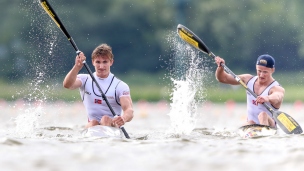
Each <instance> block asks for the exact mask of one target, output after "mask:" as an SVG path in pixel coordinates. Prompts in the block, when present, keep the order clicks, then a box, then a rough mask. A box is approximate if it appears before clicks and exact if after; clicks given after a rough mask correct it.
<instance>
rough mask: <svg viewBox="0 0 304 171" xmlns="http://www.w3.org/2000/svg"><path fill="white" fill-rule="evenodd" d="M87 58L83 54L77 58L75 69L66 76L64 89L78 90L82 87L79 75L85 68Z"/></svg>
mask: <svg viewBox="0 0 304 171" xmlns="http://www.w3.org/2000/svg"><path fill="white" fill-rule="evenodd" d="M85 59H86V57H85V56H84V54H83V53H82V52H81V53H80V54H79V55H78V56H76V59H75V65H74V66H73V68H72V69H71V70H70V72H69V73H68V74H67V75H66V76H65V78H64V80H63V87H64V88H67V89H71V90H73V89H76V88H79V87H80V86H81V81H80V80H78V79H77V74H78V73H79V71H80V70H81V68H82V67H83V63H82V61H84V60H85Z"/></svg>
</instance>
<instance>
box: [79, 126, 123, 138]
mask: <svg viewBox="0 0 304 171" xmlns="http://www.w3.org/2000/svg"><path fill="white" fill-rule="evenodd" d="M81 134H82V136H84V137H114V138H122V137H123V136H122V132H121V130H120V129H119V128H115V127H109V126H102V125H96V126H93V127H90V128H87V129H85V130H83V131H82V133H81Z"/></svg>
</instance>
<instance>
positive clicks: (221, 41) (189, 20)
mask: <svg viewBox="0 0 304 171" xmlns="http://www.w3.org/2000/svg"><path fill="white" fill-rule="evenodd" d="M49 2H50V4H51V5H52V6H53V8H54V9H55V11H56V13H57V14H58V16H59V17H60V19H61V20H62V22H63V24H64V25H65V27H66V28H67V30H68V31H69V33H70V34H71V36H72V37H73V38H74V40H75V42H76V43H77V45H78V47H79V49H80V50H82V51H83V52H84V53H85V54H86V56H87V58H89V57H90V55H91V52H92V50H93V49H94V48H95V47H96V46H97V45H99V44H101V43H107V44H109V45H111V46H112V48H113V52H114V59H115V63H114V65H113V67H112V70H111V71H112V72H113V73H114V74H115V75H117V76H118V77H119V78H121V79H122V80H124V81H125V82H127V83H128V84H129V85H130V88H131V93H132V98H133V100H134V101H138V100H147V101H159V100H170V92H171V91H172V83H171V78H172V77H173V78H174V77H178V76H177V74H175V73H174V66H175V61H174V59H175V58H174V57H173V55H172V54H173V52H172V46H173V45H172V42H170V41H168V39H170V38H171V37H175V36H176V34H174V33H175V31H176V26H177V24H183V25H185V26H187V27H188V28H190V29H191V30H192V31H194V32H195V33H196V34H197V35H198V36H199V37H200V38H201V39H202V40H203V41H204V42H205V43H206V44H207V45H208V46H209V48H210V49H211V50H212V51H213V52H214V53H215V54H216V55H219V56H221V57H223V58H225V60H226V64H227V66H228V67H229V68H230V69H231V70H233V71H234V72H235V73H236V74H241V73H244V72H246V73H251V74H255V67H254V63H255V60H256V58H257V57H258V56H259V55H261V54H266V53H267V54H270V55H272V56H274V57H275V59H276V73H275V74H274V77H275V78H276V79H277V80H278V81H279V82H280V83H281V84H282V85H283V86H284V87H285V89H286V97H285V101H287V102H293V101H295V100H303V99H304V91H301V88H302V85H303V76H304V75H303V72H304V69H303V63H304V42H303V39H304V30H303V28H304V22H303V20H304V19H303V17H302V16H303V14H304V11H303V10H302V7H303V6H304V1H301V0H294V1H286V0H268V1H260V0H246V1H239V0H225V1H223V0H154V1H147V0H146V1H142V0H128V1H121V0H111V1H106V0H90V1H87V2H84V1H80V0H74V1H55V0H49ZM0 14H1V15H0V21H1V25H0V35H1V37H0V89H1V93H0V99H4V100H10V101H13V100H17V99H22V98H26V99H30V100H37V99H38V100H39V99H40V100H41V99H42V100H66V101H79V100H80V97H79V93H78V91H68V90H64V89H63V88H62V85H61V84H62V80H63V78H64V76H65V74H66V73H67V72H68V71H69V70H70V69H71V67H72V66H73V64H74V57H75V52H74V49H73V48H72V46H71V45H70V44H69V42H68V41H67V40H66V37H65V36H64V35H63V34H62V33H61V31H60V30H59V29H58V28H57V26H55V24H54V23H53V21H51V19H50V18H49V16H47V15H46V13H45V12H44V11H43V9H42V8H41V7H40V5H39V3H38V0H37V1H36V0H34V1H27V0H21V1H16V0H13V1H12V0H2V1H1V2H0ZM201 57H203V58H206V57H205V56H203V55H201ZM87 62H88V64H89V65H91V61H90V60H87ZM207 65H209V66H210V67H209V71H210V74H209V76H208V79H205V80H206V82H207V83H206V87H205V91H204V92H205V95H206V99H207V100H210V101H214V102H222V101H227V100H229V99H233V100H235V101H244V100H245V91H244V90H243V88H242V87H231V86H226V85H222V84H219V83H217V82H216V81H215V80H214V76H213V71H214V69H215V68H214V66H213V65H214V63H213V62H210V61H209V62H208V64H207ZM82 72H83V73H86V71H85V70H83V71H82Z"/></svg>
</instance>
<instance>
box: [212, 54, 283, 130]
mask: <svg viewBox="0 0 304 171" xmlns="http://www.w3.org/2000/svg"><path fill="white" fill-rule="evenodd" d="M215 63H216V64H217V66H218V67H217V69H216V71H215V77H216V79H217V80H218V81H219V82H221V83H224V84H231V85H239V84H240V83H239V82H237V81H236V80H235V79H234V78H233V76H232V75H230V74H228V73H226V72H225V71H224V68H223V67H221V63H223V64H225V60H224V59H222V58H221V57H218V56H217V57H216V58H215ZM256 71H257V75H256V76H253V75H251V74H241V75H238V77H239V78H240V79H241V80H242V81H243V82H244V83H245V84H246V85H247V87H248V88H249V89H250V90H252V91H253V92H254V93H255V94H256V95H257V96H258V97H257V98H255V97H254V96H253V95H251V94H250V93H249V92H247V124H248V125H251V124H261V125H267V126H270V127H276V123H275V121H274V119H273V117H272V114H271V113H270V112H269V111H268V110H267V109H266V107H265V106H264V105H262V104H263V103H268V104H270V105H271V106H272V107H273V108H274V109H276V110H277V109H279V108H280V107H281V104H282V102H283V98H284V94H285V90H284V88H283V87H282V86H281V85H280V84H279V83H278V82H277V81H276V80H275V79H274V78H273V77H272V74H273V73H274V71H275V60H274V58H273V57H272V56H270V55H267V54H265V55H261V56H259V57H258V59H257V62H256Z"/></svg>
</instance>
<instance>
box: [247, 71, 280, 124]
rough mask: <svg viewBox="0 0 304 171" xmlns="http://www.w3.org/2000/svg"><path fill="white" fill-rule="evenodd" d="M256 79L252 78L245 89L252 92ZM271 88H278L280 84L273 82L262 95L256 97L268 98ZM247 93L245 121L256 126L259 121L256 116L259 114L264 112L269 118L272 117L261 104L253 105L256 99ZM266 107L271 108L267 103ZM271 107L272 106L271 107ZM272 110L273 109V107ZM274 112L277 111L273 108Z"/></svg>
mask: <svg viewBox="0 0 304 171" xmlns="http://www.w3.org/2000/svg"><path fill="white" fill-rule="evenodd" d="M257 79H258V77H257V76H255V77H252V78H251V79H250V80H249V81H248V83H247V87H248V88H249V89H250V90H251V91H253V92H254V88H253V87H254V83H255V82H256V80H257ZM273 86H280V84H279V83H278V82H277V81H273V82H272V83H271V84H270V85H269V86H268V87H267V88H266V89H265V90H264V91H263V92H262V94H260V95H258V96H268V95H269V90H270V89H271V88H272V87H273ZM246 93H247V115H248V116H247V121H250V120H252V121H254V122H255V123H256V124H260V122H259V119H258V115H259V114H260V113H261V112H266V113H267V114H268V115H269V116H270V117H272V114H271V113H270V112H269V111H268V110H267V108H266V107H265V106H264V105H263V104H258V105H256V104H255V101H256V98H255V97H254V96H253V95H251V93H250V92H248V91H247V92H246ZM267 104H268V105H270V106H272V105H271V104H270V103H268V102H267ZM272 107H273V106H272ZM273 108H274V107H273ZM274 110H278V109H276V108H274Z"/></svg>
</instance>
